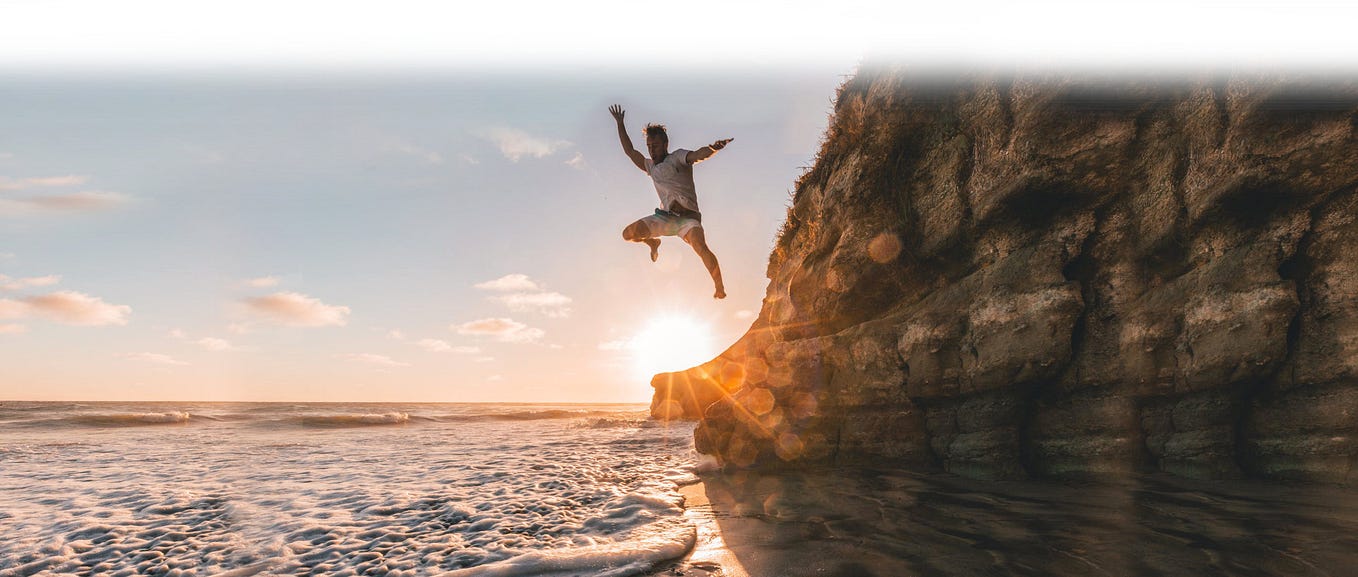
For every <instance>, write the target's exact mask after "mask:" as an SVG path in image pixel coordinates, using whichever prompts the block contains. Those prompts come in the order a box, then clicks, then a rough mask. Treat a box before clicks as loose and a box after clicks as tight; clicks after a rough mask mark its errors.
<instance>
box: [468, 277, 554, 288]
mask: <svg viewBox="0 0 1358 577" xmlns="http://www.w3.org/2000/svg"><path fill="white" fill-rule="evenodd" d="M472 286H475V287H476V288H479V289H481V290H488V291H535V290H538V283H535V282H533V279H530V278H528V275H526V274H518V273H515V274H507V275H505V276H502V277H500V278H497V279H495V280H488V281H486V282H483V283H477V284H475V285H472Z"/></svg>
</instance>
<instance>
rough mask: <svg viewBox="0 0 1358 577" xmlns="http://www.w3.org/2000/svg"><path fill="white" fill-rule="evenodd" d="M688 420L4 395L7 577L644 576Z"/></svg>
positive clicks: (681, 521)
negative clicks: (7, 398)
mask: <svg viewBox="0 0 1358 577" xmlns="http://www.w3.org/2000/svg"><path fill="white" fill-rule="evenodd" d="M694 462H695V454H694V453H693V451H692V425H686V424H671V425H669V426H665V425H662V424H660V423H656V422H653V421H649V420H647V419H646V411H645V407H643V406H640V405H501V404H351V403H350V404H288V403H252V404H233V403H227V404H222V403H207V404H203V403H199V404H195V403H15V402H5V403H3V404H0V535H3V536H4V539H3V540H0V575H8V574H10V573H14V574H18V575H33V574H42V575H114V576H116V575H171V576H175V575H219V576H228V577H237V576H244V575H313V574H314V575H320V574H325V575H377V574H384V575H391V576H397V577H400V576H404V575H442V574H449V575H454V576H462V575H558V574H559V575H574V574H583V575H612V576H621V575H631V574H637V573H641V572H645V571H647V570H649V569H651V568H653V567H654V566H655V565H656V564H657V563H659V562H661V561H664V560H666V559H671V558H674V557H678V556H681V555H683V554H684V552H685V551H687V550H688V549H689V548H690V547H691V546H692V544H693V541H694V527H693V525H692V523H691V522H690V521H688V520H686V519H685V517H684V512H683V508H682V503H683V500H682V497H680V496H679V493H678V490H677V489H678V487H679V486H680V485H682V484H687V483H692V482H694V481H696V480H697V479H696V477H695V476H694Z"/></svg>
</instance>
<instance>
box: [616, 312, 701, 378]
mask: <svg viewBox="0 0 1358 577" xmlns="http://www.w3.org/2000/svg"><path fill="white" fill-rule="evenodd" d="M627 348H628V349H630V350H631V352H632V357H633V359H634V361H635V362H636V369H637V372H638V373H639V374H641V375H644V376H645V377H646V378H648V379H649V378H650V377H651V375H654V374H656V373H667V372H673V371H682V370H684V369H687V368H689V367H693V366H696V365H700V364H702V363H705V362H707V361H710V360H712V358H713V357H715V356H717V353H718V352H720V351H717V350H715V347H714V345H713V339H712V329H711V328H710V327H708V326H707V325H706V324H704V323H702V322H699V321H698V320H695V319H693V318H691V317H686V316H682V315H667V316H662V317H656V318H654V319H651V321H650V322H649V323H647V324H646V326H645V327H644V328H643V329H642V330H641V332H640V333H637V335H636V336H635V337H633V338H632V340H631V341H630V342H629V343H628V347H627Z"/></svg>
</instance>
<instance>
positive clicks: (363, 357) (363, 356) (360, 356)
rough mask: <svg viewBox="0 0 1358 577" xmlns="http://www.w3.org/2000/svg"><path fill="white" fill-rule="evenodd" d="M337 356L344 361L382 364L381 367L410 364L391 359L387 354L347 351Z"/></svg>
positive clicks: (406, 365)
mask: <svg viewBox="0 0 1358 577" xmlns="http://www.w3.org/2000/svg"><path fill="white" fill-rule="evenodd" d="M339 357H340V358H341V359H344V360H346V361H349V362H353V363H363V364H367V365H378V366H382V367H408V366H410V363H403V362H401V361H397V360H393V359H392V358H391V357H388V356H386V355H375V354H372V353H349V354H345V355H340V356H339Z"/></svg>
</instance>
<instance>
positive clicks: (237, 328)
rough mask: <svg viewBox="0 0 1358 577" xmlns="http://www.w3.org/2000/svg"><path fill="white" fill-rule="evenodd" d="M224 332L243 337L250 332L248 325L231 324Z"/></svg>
mask: <svg viewBox="0 0 1358 577" xmlns="http://www.w3.org/2000/svg"><path fill="white" fill-rule="evenodd" d="M226 332H229V333H231V334H233V335H243V334H246V333H249V332H250V323H231V324H229V325H226Z"/></svg>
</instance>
